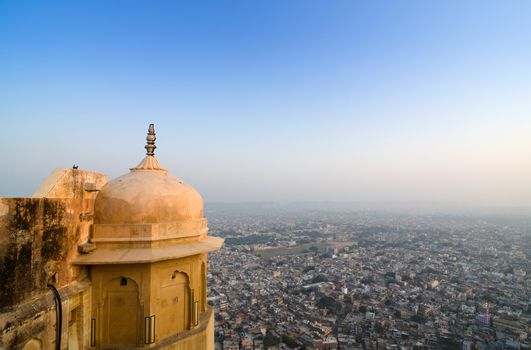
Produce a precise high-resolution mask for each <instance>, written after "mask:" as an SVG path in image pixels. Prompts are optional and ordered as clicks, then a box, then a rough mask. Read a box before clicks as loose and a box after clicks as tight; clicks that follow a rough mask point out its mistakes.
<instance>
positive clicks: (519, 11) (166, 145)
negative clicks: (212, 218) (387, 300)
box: [0, 0, 531, 206]
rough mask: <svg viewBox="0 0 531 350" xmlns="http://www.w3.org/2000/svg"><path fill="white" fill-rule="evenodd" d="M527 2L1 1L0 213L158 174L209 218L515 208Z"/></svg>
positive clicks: (530, 171)
mask: <svg viewBox="0 0 531 350" xmlns="http://www.w3.org/2000/svg"><path fill="white" fill-rule="evenodd" d="M530 18H531V3H530V2H528V1H503V2H502V1H466V2H463V1H440V2H434V1H308V0H307V1H212V2H201V1H197V2H184V1H183V2H181V1H76V2H72V1H69V2H67V1H64V2H60V1H47V2H37V1H34V2H33V1H5V0H4V1H0V118H1V123H2V127H1V128H0V137H1V140H2V141H3V144H4V154H5V155H4V166H2V167H0V195H1V196H28V195H31V193H32V192H33V190H34V189H35V188H36V187H37V186H38V185H39V184H40V182H41V181H42V180H43V179H44V178H45V177H46V176H47V175H48V173H49V172H50V171H51V170H52V169H53V168H55V167H62V166H71V165H72V164H74V163H75V164H79V166H80V168H83V169H89V170H94V171H99V172H104V173H106V174H108V175H109V176H110V178H113V177H116V176H118V175H120V174H122V173H124V172H127V170H128V168H129V167H131V166H133V165H135V164H136V163H138V161H140V159H141V158H142V156H143V153H144V150H143V144H144V137H145V132H146V129H147V125H148V124H149V123H155V124H156V130H157V136H158V140H157V144H158V147H159V148H158V149H157V157H158V158H159V160H160V162H161V163H162V164H163V165H164V166H165V167H167V168H168V169H169V170H170V171H171V172H172V174H173V175H175V176H177V177H179V178H182V179H183V180H185V181H186V182H188V183H190V184H192V185H193V186H195V187H196V188H197V189H198V190H199V191H200V192H201V193H202V194H203V197H204V198H205V200H206V201H255V200H256V201H260V200H267V201H269V200H271V201H298V200H312V201H320V200H333V201H367V200H371V201H372V200H376V201H378V200H403V201H411V200H430V201H462V202H466V203H474V204H482V205H511V206H521V205H524V206H530V205H531V99H530V96H531V63H530V62H531V21H530V20H529V19H530Z"/></svg>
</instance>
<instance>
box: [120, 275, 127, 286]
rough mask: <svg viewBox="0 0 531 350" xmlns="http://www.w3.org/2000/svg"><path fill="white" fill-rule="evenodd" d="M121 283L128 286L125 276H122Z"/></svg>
mask: <svg viewBox="0 0 531 350" xmlns="http://www.w3.org/2000/svg"><path fill="white" fill-rule="evenodd" d="M120 285H121V286H127V278H125V277H122V278H120Z"/></svg>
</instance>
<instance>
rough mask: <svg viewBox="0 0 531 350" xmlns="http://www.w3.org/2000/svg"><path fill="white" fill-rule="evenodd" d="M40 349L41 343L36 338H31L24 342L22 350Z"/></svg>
mask: <svg viewBox="0 0 531 350" xmlns="http://www.w3.org/2000/svg"><path fill="white" fill-rule="evenodd" d="M41 349H42V343H41V341H40V340H38V339H31V340H30V341H28V342H27V343H26V344H24V347H23V348H22V350H41Z"/></svg>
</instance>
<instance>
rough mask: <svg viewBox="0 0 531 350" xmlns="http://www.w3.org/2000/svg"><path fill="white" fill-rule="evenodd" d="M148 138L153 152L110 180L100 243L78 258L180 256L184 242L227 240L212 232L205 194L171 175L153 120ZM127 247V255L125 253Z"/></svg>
mask: <svg viewBox="0 0 531 350" xmlns="http://www.w3.org/2000/svg"><path fill="white" fill-rule="evenodd" d="M146 140H147V144H146V146H145V148H146V150H147V153H146V156H145V158H144V159H143V160H142V161H141V162H140V164H138V165H137V166H136V167H134V168H131V169H130V172H129V173H127V174H125V175H122V176H120V177H118V178H116V179H114V180H112V181H110V182H108V183H107V184H106V185H105V186H104V187H103V188H102V189H101V191H100V192H99V193H98V195H97V197H96V200H95V204H94V224H93V229H92V237H91V243H94V244H95V245H96V249H95V251H94V252H92V253H90V254H88V255H82V256H79V257H78V258H77V259H76V262H78V263H83V264H84V263H87V264H88V263H96V261H98V263H103V262H107V261H108V260H110V257H111V256H112V257H116V258H117V259H119V260H120V262H121V263H124V262H126V261H129V260H131V262H133V261H136V262H139V261H138V260H139V259H140V260H142V259H143V260H152V259H166V258H174V257H175V254H177V253H176V252H177V251H181V250H183V249H184V248H183V247H181V245H182V243H186V244H192V246H191V247H189V248H193V247H197V248H198V250H200V251H204V250H205V249H206V250H207V251H210V250H211V249H210V248H211V247H206V246H205V244H207V245H209V244H211V243H213V242H214V241H216V243H215V245H216V246H221V244H222V240H221V241H219V242H218V241H217V240H219V239H217V238H214V237H208V236H207V232H208V228H207V221H206V219H205V218H204V215H203V199H202V198H201V195H200V194H199V193H198V192H197V191H196V190H195V189H194V188H193V187H192V186H190V185H188V184H186V183H184V182H183V181H181V180H179V179H177V178H176V177H174V176H172V175H170V174H169V173H168V171H167V170H166V169H164V168H162V167H161V166H160V164H159V162H158V160H157V159H156V158H155V148H156V146H155V140H156V137H155V128H154V125H153V124H150V125H149V129H148V135H147V138H146ZM194 242H197V243H195V244H194ZM172 247H173V248H172ZM142 248H160V249H158V250H153V249H151V250H145V249H144V250H141V249H142ZM218 248H219V247H218ZM121 249H123V253H124V254H125V255H122V256H119V253H118V252H119V251H120V250H121ZM192 251H193V249H192ZM132 254H137V255H136V256H133V255H132ZM180 254H181V253H178V254H177V255H180ZM126 256H127V257H128V258H127V259H126V258H125V257H126ZM100 260H101V262H100ZM143 260H142V261H143ZM109 262H110V261H109Z"/></svg>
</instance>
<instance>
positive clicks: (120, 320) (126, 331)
mask: <svg viewBox="0 0 531 350" xmlns="http://www.w3.org/2000/svg"><path fill="white" fill-rule="evenodd" d="M105 289H106V297H105V308H104V326H105V330H104V339H103V342H104V344H106V345H137V344H139V342H140V339H139V336H140V332H139V328H140V302H139V298H138V284H137V283H136V282H135V281H133V280H132V279H130V278H126V277H120V278H117V279H113V280H111V281H109V282H108V283H107V284H106V288H105Z"/></svg>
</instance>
